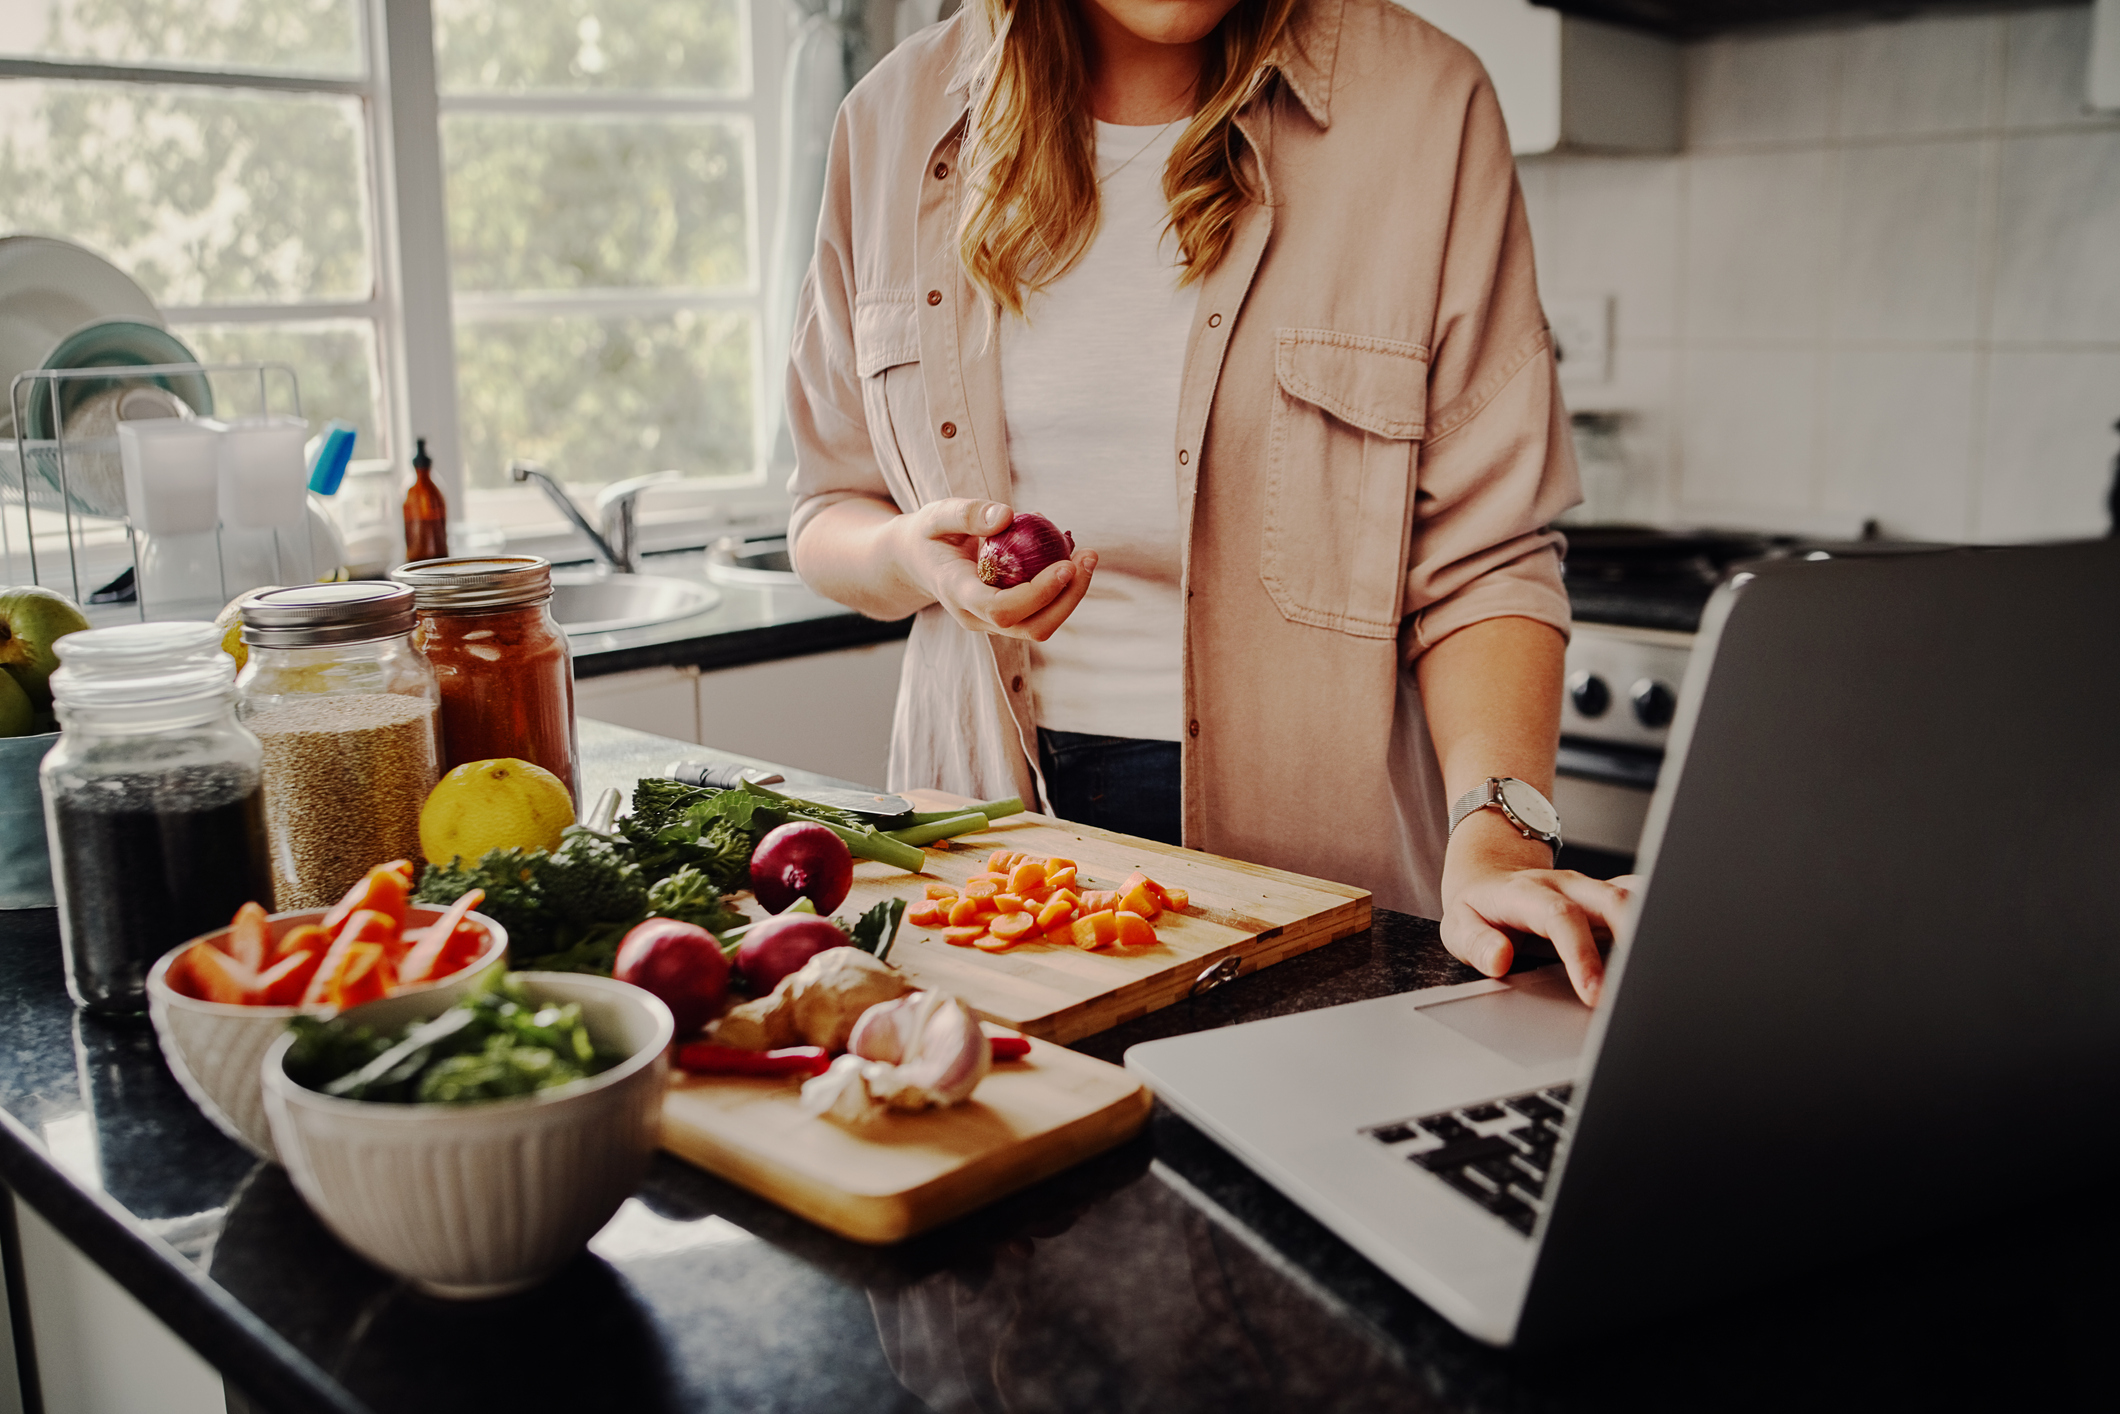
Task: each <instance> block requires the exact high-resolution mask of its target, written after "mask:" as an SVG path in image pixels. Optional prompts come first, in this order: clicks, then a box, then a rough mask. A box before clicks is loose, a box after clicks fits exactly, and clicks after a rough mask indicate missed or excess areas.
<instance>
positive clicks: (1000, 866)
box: [986, 849, 1015, 874]
mask: <svg viewBox="0 0 2120 1414" xmlns="http://www.w3.org/2000/svg"><path fill="white" fill-rule="evenodd" d="M1014 857H1015V856H1013V855H1011V854H1010V853H1009V852H1008V851H1007V850H1005V849H997V850H995V851H994V852H993V853H992V854H989V855H988V856H987V857H986V867H987V869H988V870H989V871H991V872H992V873H995V874H1006V873H1007V872H1008V866H1009V860H1011V859H1012V858H1014Z"/></svg>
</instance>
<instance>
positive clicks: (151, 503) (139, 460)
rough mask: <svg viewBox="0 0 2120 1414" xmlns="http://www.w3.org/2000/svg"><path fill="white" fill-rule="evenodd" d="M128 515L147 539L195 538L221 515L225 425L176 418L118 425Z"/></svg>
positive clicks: (150, 419)
mask: <svg viewBox="0 0 2120 1414" xmlns="http://www.w3.org/2000/svg"><path fill="white" fill-rule="evenodd" d="M118 459H119V461H120V463H121V464H122V465H123V467H124V476H125V514H126V516H127V518H128V519H130V520H131V521H132V527H133V529H134V530H138V531H144V532H145V533H147V534H149V535H197V534H199V533H200V532H202V531H209V530H212V529H213V528H214V522H215V519H216V517H217V515H218V512H219V493H218V490H217V488H218V486H219V481H220V465H221V425H220V424H219V423H217V422H206V421H197V422H189V421H184V420H182V419H179V418H174V417H157V418H148V419H145V420H143V421H139V422H121V423H119V424H118Z"/></svg>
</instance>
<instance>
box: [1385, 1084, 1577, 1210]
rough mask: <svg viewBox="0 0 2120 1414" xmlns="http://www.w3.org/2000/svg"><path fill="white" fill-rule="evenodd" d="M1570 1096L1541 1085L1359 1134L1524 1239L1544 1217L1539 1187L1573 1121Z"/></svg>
mask: <svg viewBox="0 0 2120 1414" xmlns="http://www.w3.org/2000/svg"><path fill="white" fill-rule="evenodd" d="M1574 1097H1575V1087H1574V1086H1573V1085H1549V1086H1547V1087H1546V1088H1545V1089H1543V1090H1532V1091H1529V1092H1527V1093H1525V1094H1522V1095H1511V1096H1509V1097H1508V1098H1507V1099H1502V1100H1495V1101H1492V1102H1490V1103H1488V1104H1484V1105H1467V1106H1465V1107H1464V1108H1463V1109H1457V1110H1444V1111H1443V1112H1442V1113H1440V1114H1432V1115H1421V1116H1420V1117H1418V1118H1416V1119H1402V1120H1398V1121H1396V1122H1394V1123H1391V1124H1376V1125H1371V1126H1369V1127H1368V1128H1366V1129H1364V1130H1363V1131H1362V1133H1364V1134H1366V1135H1368V1136H1369V1137H1370V1138H1371V1139H1374V1140H1375V1141H1376V1142H1377V1143H1379V1144H1382V1145H1384V1146H1385V1147H1386V1148H1388V1149H1390V1150H1391V1151H1392V1152H1393V1153H1394V1154H1397V1155H1399V1156H1400V1157H1402V1158H1404V1159H1405V1160H1406V1161H1407V1162H1408V1163H1413V1164H1418V1165H1419V1166H1420V1167H1422V1168H1424V1169H1426V1170H1428V1172H1430V1173H1432V1174H1434V1175H1435V1176H1436V1177H1437V1178H1440V1179H1441V1180H1443V1182H1445V1183H1447V1184H1449V1185H1450V1186H1451V1187H1452V1188H1455V1189H1456V1190H1457V1191H1458V1192H1460V1193H1462V1194H1464V1195H1465V1196H1466V1197H1467V1198H1470V1199H1471V1200H1472V1201H1473V1202H1475V1203H1477V1204H1479V1205H1480V1206H1481V1207H1482V1208H1485V1209H1486V1210H1487V1211H1488V1212H1490V1213H1492V1214H1494V1215H1495V1216H1496V1217H1498V1218H1500V1219H1501V1220H1502V1221H1503V1222H1505V1223H1507V1224H1509V1226H1511V1227H1513V1228H1515V1229H1516V1230H1517V1231H1518V1232H1521V1233H1523V1234H1524V1235H1525V1236H1526V1237H1529V1236H1530V1235H1531V1229H1532V1228H1533V1227H1534V1226H1536V1225H1537V1223H1538V1219H1539V1214H1541V1213H1543V1212H1545V1211H1546V1180H1547V1178H1548V1177H1549V1176H1550V1175H1551V1173H1552V1171H1553V1156H1554V1151H1555V1150H1556V1149H1557V1148H1558V1147H1559V1146H1560V1142H1561V1140H1562V1138H1563V1137H1565V1136H1566V1135H1567V1133H1568V1126H1569V1124H1571V1123H1572V1122H1573V1121H1574V1119H1575V1107H1574V1103H1573V1101H1574Z"/></svg>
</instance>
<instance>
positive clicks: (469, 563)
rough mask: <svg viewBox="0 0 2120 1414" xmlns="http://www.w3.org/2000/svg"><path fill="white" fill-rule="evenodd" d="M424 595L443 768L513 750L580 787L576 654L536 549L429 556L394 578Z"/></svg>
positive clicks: (421, 631)
mask: <svg viewBox="0 0 2120 1414" xmlns="http://www.w3.org/2000/svg"><path fill="white" fill-rule="evenodd" d="M391 578H393V579H395V580H396V581H397V582H398V583H400V584H403V585H406V586H408V587H410V588H411V589H412V591H413V592H414V593H415V594H416V595H417V596H418V608H419V627H418V628H417V629H415V630H414V632H413V642H414V643H415V644H417V645H418V647H419V649H420V651H421V652H422V653H425V654H426V655H427V661H428V662H430V663H432V664H433V665H434V673H435V677H436V679H437V681H438V682H439V683H440V685H441V690H442V769H443V770H444V771H448V770H451V769H453V768H454V767H457V766H461V765H463V764H464V763H465V762H467V761H488V760H492V759H494V758H496V757H504V756H512V757H515V758H516V759H518V760H522V761H528V762H530V763H531V764H532V765H534V766H542V767H544V768H545V769H546V770H548V771H550V772H551V773H552V774H553V775H555V776H558V777H559V778H560V779H561V780H562V781H564V782H565V783H566V785H567V789H568V790H570V791H572V792H573V793H574V796H575V808H576V809H577V810H579V809H580V808H581V791H580V789H579V787H578V786H577V785H576V783H575V779H576V772H575V762H576V758H577V755H578V751H577V747H576V741H575V729H574V659H573V656H572V655H571V654H570V653H569V652H568V651H567V635H566V634H565V633H563V632H561V630H560V626H559V624H558V622H557V621H556V620H554V619H553V617H552V608H551V605H552V566H551V564H550V562H548V561H546V560H542V559H539V558H538V557H537V556H535V555H489V556H485V557H483V558H463V559H448V560H419V561H414V562H413V563H412V564H409V565H405V566H402V567H401V568H399V569H398V571H397V572H396V573H395V574H393V575H392V576H391Z"/></svg>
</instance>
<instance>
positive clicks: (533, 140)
mask: <svg viewBox="0 0 2120 1414" xmlns="http://www.w3.org/2000/svg"><path fill="white" fill-rule="evenodd" d="M754 5H755V6H756V8H757V13H758V15H759V16H760V17H761V18H762V19H763V21H764V22H763V23H760V24H755V25H754V24H753V22H752V21H753V6H754ZM430 24H431V31H430V29H429V26H430ZM786 27H787V22H786V19H785V11H784V10H783V8H782V6H781V5H780V4H779V3H778V0H0V233H8V232H34V233H38V234H45V235H52V236H58V237H60V238H62V239H66V240H72V241H75V242H78V243H79V244H82V245H85V246H87V247H89V248H91V249H93V250H96V251H97V252H99V253H100V254H102V255H104V256H106V257H107V258H109V259H110V260H111V261H112V262H113V263H115V264H117V265H118V266H119V267H120V268H122V269H124V270H126V271H127V272H128V273H130V274H131V275H132V276H133V277H134V279H136V280H137V281H138V282H139V283H140V284H141V285H142V286H143V287H144V288H145V289H146V290H147V292H148V294H149V295H150V296H152V297H153V298H154V299H155V301H156V302H157V304H158V305H159V306H160V307H161V309H162V311H163V314H164V316H165V318H166V319H167V320H168V322H169V324H170V326H171V327H172V329H173V330H174V331H175V332H176V333H177V334H178V336H179V337H180V338H182V339H184V340H185V342H186V343H188V344H189V345H191V346H192V347H193V348H194V349H195V350H196V351H197V352H198V354H199V355H200V356H201V357H202V358H204V359H208V360H215V361H218V360H226V359H250V358H265V359H275V360H281V361H285V362H288V363H290V364H292V365H294V367H295V368H296V370H297V372H298V374H299V376H300V379H301V386H302V393H303V404H304V411H305V412H306V413H307V414H308V416H309V417H310V419H311V422H312V425H316V424H318V423H320V422H321V421H322V420H323V419H325V418H330V417H341V418H345V419H346V420H348V421H350V422H352V423H354V424H355V426H356V427H357V428H358V429H359V431H360V439H359V442H358V443H357V449H356V455H357V457H359V458H361V459H388V460H390V461H392V462H395V463H397V464H399V465H403V464H404V463H405V462H406V461H407V460H408V459H409V455H410V446H409V440H408V439H409V437H410V436H412V435H415V434H416V435H424V436H428V437H429V438H430V439H431V440H432V441H433V442H434V444H435V447H436V450H437V451H438V452H441V453H444V456H443V457H442V459H441V469H442V470H443V471H444V472H445V474H449V475H450V479H451V480H452V481H454V480H456V477H457V475H458V474H460V475H461V476H462V479H463V480H462V484H463V485H465V486H466V487H467V488H468V489H469V492H470V504H469V507H468V509H470V511H471V513H472V514H474V515H478V514H480V513H481V512H480V510H479V507H480V504H481V502H482V501H483V502H485V503H487V504H489V505H493V506H503V505H505V504H506V503H508V502H510V501H511V499H513V498H519V497H520V496H521V494H522V492H523V488H510V489H507V490H503V489H502V488H504V487H505V486H506V479H505V467H506V464H507V462H508V461H509V460H510V459H512V458H515V457H531V458H534V459H536V460H539V461H543V462H545V463H546V464H547V465H548V466H549V467H550V469H551V470H552V471H553V472H554V473H555V474H556V475H558V476H560V477H562V478H564V479H566V480H568V481H570V482H573V483H577V484H595V483H599V482H606V481H610V480H614V479H617V478H620V477H625V476H631V475H635V474H639V473H643V472H652V471H661V470H665V469H675V470H677V471H679V472H681V473H683V474H685V475H687V476H694V477H697V476H715V475H728V474H748V473H752V472H754V471H755V470H756V468H757V467H758V466H759V465H760V464H761V459H762V454H763V447H762V439H761V433H760V428H759V423H760V421H761V418H760V415H759V409H760V408H762V407H763V406H765V398H764V395H763V389H764V370H763V368H762V366H761V365H762V358H761V354H760V340H761V329H760V322H761V321H760V310H761V303H762V299H763V295H762V290H763V286H764V279H763V273H762V270H761V258H762V248H763V242H762V241H761V239H760V234H759V233H760V229H761V213H763V212H770V211H771V210H772V209H773V208H772V201H773V198H774V192H773V186H774V179H775V176H776V175H777V167H776V163H777V151H776V147H775V141H776V134H777V105H776V95H775V94H774V92H773V91H772V90H774V89H775V88H777V81H778V76H779V72H780V65H781V62H782V59H783V56H784V53H785V43H786V40H785V34H786ZM444 195H446V212H447V217H446V220H444V219H443V217H442V214H441V211H442V209H443V208H444V201H443V198H444ZM442 289H453V298H451V299H449V300H442V299H439V298H433V299H430V298H428V297H427V296H428V294H429V293H431V292H435V291H439V290H442ZM452 349H453V358H452V357H451V353H450V351H451V350H452ZM12 372H13V370H8V371H6V372H5V373H0V377H6V376H11V375H12ZM452 460H453V461H454V462H455V465H451V464H450V462H451V461H452ZM460 504H461V503H460ZM502 518H504V519H514V520H520V519H523V517H522V516H521V515H510V516H504V517H502Z"/></svg>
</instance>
